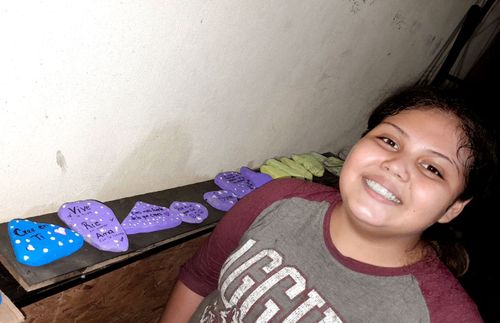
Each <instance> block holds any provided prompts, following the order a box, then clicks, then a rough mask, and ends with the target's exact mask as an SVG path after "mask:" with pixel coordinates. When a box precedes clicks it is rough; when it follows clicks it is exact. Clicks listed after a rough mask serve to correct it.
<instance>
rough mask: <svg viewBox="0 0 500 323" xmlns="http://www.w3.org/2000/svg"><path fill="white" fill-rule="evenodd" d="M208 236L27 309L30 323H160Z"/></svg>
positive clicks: (65, 291)
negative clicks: (181, 274)
mask: <svg viewBox="0 0 500 323" xmlns="http://www.w3.org/2000/svg"><path fill="white" fill-rule="evenodd" d="M206 238H207V235H204V236H201V237H197V238H195V239H192V240H189V241H187V242H184V243H182V244H179V245H177V246H175V247H172V248H169V249H166V250H163V251H161V252H158V253H156V254H154V255H151V256H149V257H146V258H143V259H141V260H139V261H136V262H133V263H132V264H129V265H126V266H123V267H121V268H119V269H116V270H113V271H111V272H109V273H106V274H104V275H102V276H99V277H97V278H95V279H92V280H90V281H87V282H85V283H83V284H79V285H77V286H74V287H72V288H70V289H67V290H64V291H61V292H59V293H57V294H54V295H51V296H49V297H46V298H44V299H41V300H39V301H38V302H35V303H32V304H30V305H27V306H24V307H22V308H21V310H22V311H23V312H24V313H25V315H26V322H30V323H38V322H40V323H43V322H85V323H92V322H157V320H158V319H159V317H160V316H161V314H162V312H163V309H164V307H165V303H166V301H167V299H168V296H169V294H170V291H171V290H172V287H173V285H174V283H175V281H176V278H177V274H178V271H179V268H180V266H181V265H182V264H183V263H184V262H185V261H186V260H187V259H189V258H190V257H191V256H192V255H193V254H194V253H195V252H196V250H198V248H199V246H200V245H201V243H203V242H204V241H205V240H206Z"/></svg>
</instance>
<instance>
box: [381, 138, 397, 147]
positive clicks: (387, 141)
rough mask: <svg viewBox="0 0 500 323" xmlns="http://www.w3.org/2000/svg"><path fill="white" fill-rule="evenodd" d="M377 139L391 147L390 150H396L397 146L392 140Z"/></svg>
mask: <svg viewBox="0 0 500 323" xmlns="http://www.w3.org/2000/svg"><path fill="white" fill-rule="evenodd" d="M378 138H379V139H380V140H382V141H383V142H384V143H385V144H387V145H389V146H391V147H392V148H394V149H397V148H398V144H397V143H396V142H395V141H394V140H392V139H390V138H387V137H378Z"/></svg>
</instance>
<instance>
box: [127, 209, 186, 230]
mask: <svg viewBox="0 0 500 323" xmlns="http://www.w3.org/2000/svg"><path fill="white" fill-rule="evenodd" d="M181 223H182V220H181V217H180V216H179V214H178V213H177V212H170V210H169V209H168V208H166V207H164V206H158V205H153V204H148V203H145V202H141V201H138V202H136V203H135V205H134V207H133V208H132V210H131V211H130V212H129V214H128V215H127V217H126V218H125V219H124V220H123V222H122V227H123V230H125V232H126V233H127V234H135V233H143V232H153V231H160V230H165V229H170V228H174V227H176V226H178V225H180V224H181Z"/></svg>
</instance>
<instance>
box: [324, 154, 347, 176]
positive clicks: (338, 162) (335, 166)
mask: <svg viewBox="0 0 500 323" xmlns="http://www.w3.org/2000/svg"><path fill="white" fill-rule="evenodd" d="M342 165H344V161H343V160H342V159H340V158H337V157H328V158H326V160H325V161H324V162H323V166H325V168H326V170H328V171H329V172H330V173H332V174H335V175H337V176H339V175H340V170H341V169H342Z"/></svg>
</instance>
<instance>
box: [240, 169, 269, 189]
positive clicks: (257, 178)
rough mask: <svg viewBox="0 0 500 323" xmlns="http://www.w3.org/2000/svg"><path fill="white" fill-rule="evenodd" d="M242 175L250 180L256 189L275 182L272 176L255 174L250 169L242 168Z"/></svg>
mask: <svg viewBox="0 0 500 323" xmlns="http://www.w3.org/2000/svg"><path fill="white" fill-rule="evenodd" d="M240 174H241V175H243V176H245V177H246V178H248V179H249V180H250V181H251V182H252V183H253V184H254V185H255V187H261V186H262V185H264V184H266V183H268V182H270V181H272V180H273V178H272V177H271V176H270V175H268V174H264V173H260V172H255V171H253V170H251V169H250V168H248V167H241V168H240Z"/></svg>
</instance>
